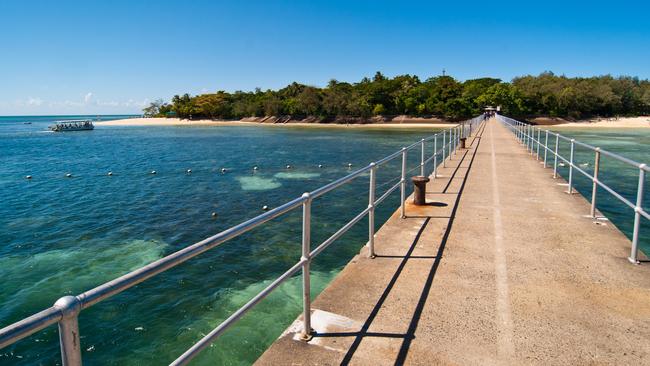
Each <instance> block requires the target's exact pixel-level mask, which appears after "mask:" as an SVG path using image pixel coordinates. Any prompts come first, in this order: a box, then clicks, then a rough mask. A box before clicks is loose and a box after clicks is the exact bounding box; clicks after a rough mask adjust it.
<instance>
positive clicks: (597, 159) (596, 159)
mask: <svg viewBox="0 0 650 366" xmlns="http://www.w3.org/2000/svg"><path fill="white" fill-rule="evenodd" d="M599 167H600V148H599V147H597V148H596V156H595V157H594V179H593V182H594V183H593V186H592V187H591V217H593V218H594V219H595V218H596V192H597V191H598V170H599Z"/></svg>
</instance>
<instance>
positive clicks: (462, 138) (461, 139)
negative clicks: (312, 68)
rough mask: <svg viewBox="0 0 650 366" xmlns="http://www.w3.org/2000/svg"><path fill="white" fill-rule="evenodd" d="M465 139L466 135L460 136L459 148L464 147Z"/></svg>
mask: <svg viewBox="0 0 650 366" xmlns="http://www.w3.org/2000/svg"><path fill="white" fill-rule="evenodd" d="M465 140H467V138H466V137H461V138H460V148H461V149H464V148H465Z"/></svg>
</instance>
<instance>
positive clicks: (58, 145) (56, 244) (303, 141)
mask: <svg viewBox="0 0 650 366" xmlns="http://www.w3.org/2000/svg"><path fill="white" fill-rule="evenodd" d="M59 118H60V117H57V119H59ZM53 119H54V118H52V117H50V118H47V117H39V118H35V117H2V118H0V154H1V155H2V156H3V160H2V162H3V163H2V164H0V202H2V205H1V206H0V277H1V278H4V279H6V280H5V281H2V282H0V319H1V323H0V324H2V325H6V324H9V323H11V322H14V321H17V320H19V319H21V318H23V317H26V316H28V315H31V314H32V313H34V312H37V311H39V310H41V309H43V308H45V307H48V306H50V305H52V303H53V302H54V301H55V300H56V299H57V298H58V297H60V296H63V295H67V294H77V293H79V292H82V291H84V290H88V289H90V288H92V287H94V286H96V285H99V284H101V283H103V282H105V281H108V280H111V279H113V278H115V277H117V276H119V275H122V274H124V273H126V272H128V271H130V270H133V269H136V268H138V267H140V266H142V265H144V264H146V263H149V262H151V261H153V260H156V259H158V258H161V257H162V256H164V255H166V254H169V253H171V252H173V251H176V250H178V249H180V248H183V247H185V246H187V245H190V244H192V243H194V242H196V241H198V240H201V239H203V238H205V237H207V236H210V235H213V234H215V233H217V232H219V231H222V230H224V229H226V228H228V227H230V226H233V225H235V224H237V223H240V222H242V221H243V220H245V219H248V218H251V217H254V216H256V215H258V214H260V213H262V212H263V211H262V210H261V208H262V206H264V205H268V206H269V207H275V206H278V205H280V204H282V203H284V202H286V201H288V200H290V199H292V198H295V197H297V196H299V195H301V194H302V193H303V192H305V191H309V190H313V189H315V188H317V187H319V186H321V185H323V184H326V183H328V182H330V181H332V180H334V179H336V178H339V177H341V176H343V175H345V174H346V173H348V172H350V171H351V170H350V169H349V168H348V166H347V165H348V163H352V164H353V168H352V169H355V168H358V167H362V166H364V165H366V164H368V163H369V162H370V161H372V160H376V159H378V158H381V157H383V156H385V155H388V154H389V153H392V152H393V151H396V150H397V149H399V148H400V147H401V146H402V145H405V144H407V143H411V142H413V141H416V140H417V139H419V138H421V137H423V136H426V135H427V134H430V133H431V132H432V131H431V130H425V131H423V130H420V131H395V130H363V129H345V128H332V129H304V128H296V127H287V128H274V127H220V128H214V127H212V128H203V127H148V128H147V127H144V128H143V127H109V126H105V127H102V126H98V127H97V128H96V129H95V130H94V131H90V132H88V131H85V132H70V133H51V132H47V131H46V128H47V125H48V124H51V122H52V120H53ZM28 121H29V122H32V124H29V125H26V124H24V122H28ZM427 148H428V149H430V148H431V147H430V146H428V147H427ZM418 159H419V154H415V153H414V154H410V159H409V169H410V168H412V167H415V166H416V164H417V160H418ZM398 160H399V159H397V160H396V161H395V162H394V163H391V164H389V165H387V166H386V167H385V168H381V169H380V170H379V171H378V184H379V188H378V192H377V194H378V196H379V195H380V194H381V193H383V192H384V191H385V189H386V188H387V187H388V184H390V183H393V182H395V180H392V178H397V176H398V175H399V168H398V164H399V161H398ZM288 164H289V165H292V167H293V168H292V169H290V170H287V169H286V168H285V166H286V165H288ZM319 164H322V165H323V167H322V168H318V165H319ZM253 166H258V167H259V170H258V171H257V172H254V171H253V169H252V167H253ZM223 167H225V168H226V169H227V172H226V173H225V174H222V173H221V168H223ZM430 168H431V167H429V169H430ZM187 169H192V173H191V174H186V170H187ZM152 170H156V171H157V174H155V175H152V174H150V172H151V171H152ZM108 171H112V172H113V176H108V175H107V172H108ZM68 173H69V174H72V177H71V178H66V177H65V175H66V174H68ZM26 175H31V176H32V177H33V178H32V179H31V180H27V179H25V178H24V177H25V176H26ZM367 184H368V177H367V176H363V177H360V178H359V179H357V180H356V181H355V182H354V184H351V185H348V186H345V187H342V188H340V189H337V190H335V191H333V192H331V193H329V194H327V195H326V196H324V197H323V198H321V199H318V200H316V201H315V202H314V205H313V221H312V222H313V224H312V230H313V231H312V237H313V243H314V246H315V245H316V244H318V243H320V242H322V241H323V240H324V239H326V238H327V237H329V236H330V235H331V234H333V233H334V232H335V231H336V230H338V228H340V226H342V225H343V224H344V223H346V222H347V221H348V220H349V219H351V218H353V217H354V216H355V215H356V214H357V213H358V212H359V211H361V210H363V209H364V208H365V207H366V206H367ZM357 197H359V198H357ZM397 203H398V194H397V192H396V193H394V194H393V195H392V196H391V197H390V198H389V199H388V200H386V201H385V203H384V204H382V205H381V206H380V207H379V208H378V211H377V226H380V225H381V224H382V223H383V222H384V221H385V219H386V218H387V217H388V216H389V215H390V214H391V213H392V212H393V211H394V209H395V208H396V207H397ZM212 212H216V213H217V214H218V216H217V218H213V217H212V216H211V213H212ZM364 223H365V224H364ZM366 236H367V221H365V220H364V221H362V222H361V223H360V224H358V225H357V226H355V227H354V228H353V229H352V230H351V231H350V232H348V233H347V234H346V235H345V236H344V237H343V238H342V239H341V240H339V241H337V242H336V243H335V244H333V245H332V246H331V247H329V248H328V249H327V250H326V251H324V252H323V253H322V254H321V255H319V256H318V257H317V258H316V259H315V261H314V264H313V265H312V272H313V276H312V285H313V288H314V290H313V294H314V295H316V294H317V293H318V292H320V291H321V290H322V289H323V288H324V286H325V285H326V284H327V283H328V282H329V281H330V280H331V279H332V278H333V277H334V276H335V275H336V273H337V272H338V271H339V270H340V269H341V268H342V267H343V266H344V265H345V264H346V263H347V262H348V261H349V260H350V258H351V257H352V256H354V255H355V254H356V253H358V251H359V249H360V248H361V247H362V246H363V245H364V244H365V242H366ZM300 237H301V215H300V210H297V211H295V212H292V213H291V214H289V215H287V216H284V217H281V218H278V219H276V220H273V221H271V222H269V223H268V224H266V225H264V226H262V227H260V228H257V229H255V230H253V231H251V232H249V233H247V234H245V235H243V236H241V237H239V238H237V239H234V240H232V241H230V242H228V243H226V244H224V245H222V246H221V247H219V248H217V249H215V250H212V251H210V252H207V253H204V254H203V255H201V256H199V257H197V258H195V259H193V260H190V261H189V262H186V263H184V264H183V265H181V266H179V267H177V268H175V269H173V270H170V271H167V272H165V273H163V274H161V275H158V276H156V277H154V278H152V279H151V280H149V281H146V282H144V283H142V284H140V285H138V286H137V287H134V288H132V289H130V290H128V291H126V292H124V293H122V294H120V295H117V296H115V297H113V298H111V299H109V300H106V301H104V302H102V303H100V304H98V305H96V306H94V307H92V308H90V309H88V310H85V311H84V312H82V313H81V315H80V318H79V322H80V332H81V342H82V349H83V357H84V362H85V363H86V364H90V365H92V364H101V365H141V364H167V363H169V362H170V361H172V360H173V359H175V358H176V357H177V356H179V355H180V354H181V353H182V352H183V351H185V350H186V349H187V348H189V347H190V346H191V345H192V344H193V343H194V342H196V341H197V340H199V339H200V338H201V337H202V336H203V335H205V334H206V333H207V332H209V331H210V330H212V329H213V328H214V327H215V326H216V325H217V324H219V323H220V322H221V321H222V320H224V319H225V318H226V317H227V316H229V315H230V314H231V313H232V312H233V311H235V310H236V309H237V308H238V307H239V306H241V305H242V304H244V303H245V302H246V301H247V300H249V299H250V298H251V297H252V296H253V295H254V294H256V293H257V292H259V291H260V290H261V289H262V288H263V287H264V286H266V285H268V283H270V281H272V280H273V279H275V278H276V277H277V276H278V275H279V274H281V273H282V272H284V271H285V270H286V269H288V268H289V267H290V266H291V265H293V264H294V263H295V262H296V261H298V260H299V258H300ZM300 293H301V284H300V280H299V277H294V278H292V279H290V280H289V281H288V282H287V283H286V284H285V285H283V286H282V287H281V288H280V289H279V290H278V291H276V292H275V293H273V294H272V295H271V296H270V297H269V298H268V299H266V300H265V301H264V302H262V303H261V304H260V305H259V306H258V307H256V308H255V309H254V311H253V312H251V313H249V314H248V315H247V316H246V317H244V318H243V319H242V321H240V322H239V323H238V324H237V325H236V326H235V327H233V328H232V329H231V330H229V331H228V332H227V333H226V334H225V335H224V336H223V337H221V338H220V339H219V340H218V341H217V342H216V343H215V344H214V345H213V346H212V347H210V348H209V349H207V350H206V351H204V352H203V354H202V355H201V356H200V357H199V358H198V359H197V362H196V364H206V365H207V364H210V365H213V364H227V365H238V364H250V363H252V362H253V361H254V360H255V359H256V358H257V357H258V356H259V355H260V354H261V353H262V352H263V351H264V350H265V349H266V347H267V346H268V345H269V344H270V343H271V342H273V340H274V339H276V338H277V337H278V336H279V334H280V333H281V332H282V331H283V330H284V329H285V328H286V326H287V325H288V324H290V323H291V322H292V321H293V319H295V317H296V316H297V315H298V314H299V312H300V307H301V305H300V303H301V300H300V299H301V296H300ZM59 357H60V356H59V351H58V339H57V329H56V327H55V326H52V327H49V328H47V329H46V330H44V331H41V332H39V333H37V334H35V335H34V336H32V337H29V338H27V339H25V340H22V341H20V342H19V343H17V344H16V345H14V346H11V347H8V348H5V349H3V350H1V351H0V364H12V365H13V364H16V365H38V364H43V365H50V364H56V363H58V362H60V361H59Z"/></svg>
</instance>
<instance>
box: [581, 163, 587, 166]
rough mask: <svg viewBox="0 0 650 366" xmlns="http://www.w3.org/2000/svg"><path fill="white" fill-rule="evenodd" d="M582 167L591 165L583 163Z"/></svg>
mask: <svg viewBox="0 0 650 366" xmlns="http://www.w3.org/2000/svg"><path fill="white" fill-rule="evenodd" d="M580 166H589V163H582V164H580Z"/></svg>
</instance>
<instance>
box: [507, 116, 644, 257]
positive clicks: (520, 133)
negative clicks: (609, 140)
mask: <svg viewBox="0 0 650 366" xmlns="http://www.w3.org/2000/svg"><path fill="white" fill-rule="evenodd" d="M497 119H498V120H499V121H500V122H501V123H503V124H504V125H505V126H506V127H508V128H509V129H510V130H511V131H512V132H513V133H514V134H515V136H516V137H517V139H518V140H519V141H520V142H521V143H522V144H523V145H524V146H526V149H527V150H528V151H529V152H530V154H531V155H537V160H539V159H540V158H542V157H541V156H540V148H541V149H542V152H543V160H544V167H545V168H546V167H547V156H548V154H547V153H549V152H550V153H551V154H553V178H557V176H558V173H557V171H558V159H559V160H561V161H562V162H564V163H566V164H568V168H569V177H568V184H569V188H568V193H569V194H571V193H573V176H574V173H573V171H574V170H575V171H577V172H579V173H581V174H582V175H584V176H585V177H587V179H589V180H591V181H592V189H591V209H590V215H591V217H592V218H596V199H597V192H598V187H601V188H603V189H604V190H606V191H607V192H609V193H610V194H611V195H612V196H614V197H615V198H616V199H618V200H619V201H621V202H623V203H624V204H625V205H627V206H628V207H630V208H631V209H632V210H634V224H633V226H632V227H633V229H632V248H631V253H630V256H629V257H628V260H629V261H630V262H632V263H634V264H639V228H640V226H641V217H644V218H645V219H647V220H650V214H648V212H647V211H645V210H644V209H643V194H644V185H645V174H646V172H649V171H650V168H648V166H647V165H646V164H645V163H638V162H636V161H634V160H631V159H628V158H626V157H624V156H620V155H618V154H615V153H613V152H610V151H607V150H603V149H601V148H599V147H595V146H592V145H589V144H585V143H584V142H580V141H577V140H576V139H573V138H569V137H566V136H562V135H560V134H559V133H556V132H553V131H549V130H547V129H544V130H542V129H541V128H539V127H536V126H533V125H531V124H528V123H524V122H520V121H517V120H515V119H512V118H509V117H505V116H502V115H497ZM542 134H543V137H542ZM549 136H555V143H554V146H553V148H552V149H551V148H550V147H549V143H548V140H549ZM542 138H543V140H544V141H543V142H542ZM560 140H563V141H567V142H569V144H570V145H569V149H570V150H569V151H570V152H569V158H568V159H567V158H565V157H563V156H562V155H560V152H559V149H558V146H559V145H560ZM576 145H578V146H581V147H584V148H587V149H589V150H591V151H593V152H594V173H593V175H591V174H589V173H587V172H586V171H585V170H584V169H582V168H580V167H579V166H578V165H576V164H575V161H574V153H575V146H576ZM601 155H605V156H609V157H611V158H613V159H616V160H618V161H620V162H623V163H625V164H628V165H630V166H632V167H634V168H637V169H638V170H639V183H638V185H637V191H636V203H634V202H631V201H630V200H628V199H627V198H625V197H623V196H622V195H621V194H620V193H618V192H616V191H615V190H614V189H613V188H611V187H610V186H608V185H607V184H605V183H603V182H602V181H601V180H600V179H598V174H599V173H600V157H601Z"/></svg>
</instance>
